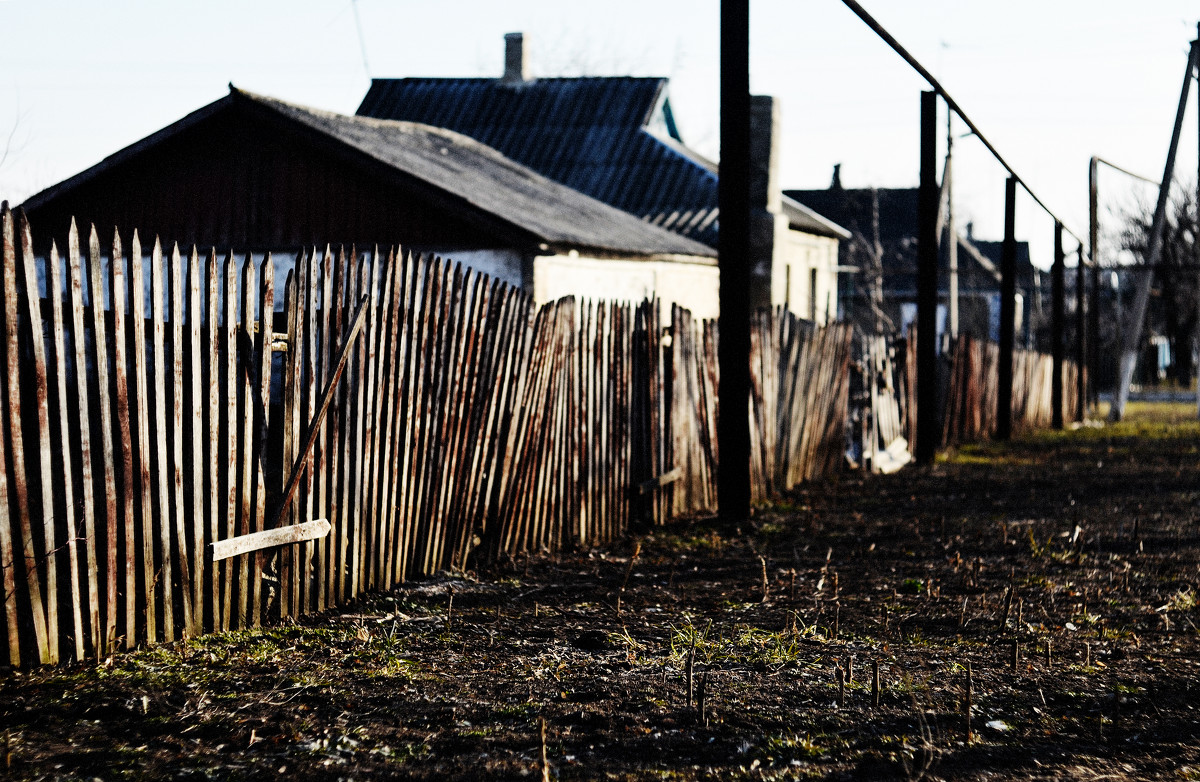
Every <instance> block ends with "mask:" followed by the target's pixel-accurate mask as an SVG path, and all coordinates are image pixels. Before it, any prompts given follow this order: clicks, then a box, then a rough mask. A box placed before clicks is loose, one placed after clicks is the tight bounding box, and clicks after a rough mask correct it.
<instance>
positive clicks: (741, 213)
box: [717, 0, 750, 520]
mask: <svg viewBox="0 0 1200 782" xmlns="http://www.w3.org/2000/svg"><path fill="white" fill-rule="evenodd" d="M717 187H718V191H717V200H718V207H719V209H720V214H721V232H720V234H719V236H718V245H717V251H718V259H719V261H718V262H719V268H720V279H721V281H720V293H719V298H720V305H721V316H720V334H721V339H720V341H719V346H718V363H719V365H720V371H721V380H720V386H719V388H718V396H719V400H718V401H719V403H720V405H719V411H718V417H717V447H718V452H719V453H720V461H719V462H718V468H717V508H718V511H719V512H720V515H721V517H722V518H724V519H728V520H744V519H745V518H746V517H747V516H749V514H750V416H749V400H750V264H749V262H748V259H749V258H750V3H749V0H721V172H720V178H719V180H718V184H717Z"/></svg>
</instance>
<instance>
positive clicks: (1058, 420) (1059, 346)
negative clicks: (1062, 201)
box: [1050, 220, 1066, 429]
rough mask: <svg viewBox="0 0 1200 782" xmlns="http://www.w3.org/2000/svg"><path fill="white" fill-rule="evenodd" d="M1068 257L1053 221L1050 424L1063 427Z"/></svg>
mask: <svg viewBox="0 0 1200 782" xmlns="http://www.w3.org/2000/svg"><path fill="white" fill-rule="evenodd" d="M1065 267H1066V258H1065V257H1064V255H1063V229H1062V223H1060V222H1058V221H1057V220H1055V221H1054V266H1053V267H1052V268H1051V270H1050V296H1051V298H1052V300H1053V303H1052V305H1051V316H1050V317H1051V320H1050V352H1051V354H1052V355H1053V357H1054V374H1053V375H1052V376H1051V378H1050V421H1051V423H1050V425H1051V426H1053V427H1054V428H1055V429H1062V428H1063V352H1064V351H1063V321H1065V320H1066V297H1065V296H1064V291H1063V283H1064V282H1066V268H1065Z"/></svg>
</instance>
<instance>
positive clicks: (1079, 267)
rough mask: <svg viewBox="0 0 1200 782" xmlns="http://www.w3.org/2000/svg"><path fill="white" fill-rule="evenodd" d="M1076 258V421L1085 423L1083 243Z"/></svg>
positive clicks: (1084, 279) (1085, 290)
mask: <svg viewBox="0 0 1200 782" xmlns="http://www.w3.org/2000/svg"><path fill="white" fill-rule="evenodd" d="M1075 258H1076V261H1075V421H1076V422H1077V423H1083V419H1084V417H1085V416H1084V414H1085V413H1086V412H1087V278H1086V276H1085V275H1084V268H1083V245H1082V244H1081V245H1079V249H1078V250H1076V251H1075Z"/></svg>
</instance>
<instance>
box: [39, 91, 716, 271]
mask: <svg viewBox="0 0 1200 782" xmlns="http://www.w3.org/2000/svg"><path fill="white" fill-rule="evenodd" d="M237 101H246V102H247V103H246V104H243V105H248V106H257V107H262V108H264V109H266V110H269V111H270V112H271V116H275V117H278V118H282V119H283V120H285V121H287V122H289V123H292V127H296V126H299V127H302V128H304V129H307V130H308V131H310V132H312V133H316V134H317V137H316V138H317V139H318V140H323V141H325V142H326V143H334V144H337V145H341V147H342V148H349V149H351V150H353V151H355V152H358V153H361V154H363V155H366V156H367V157H368V158H369V159H370V160H372V161H374V162H376V163H378V164H381V165H383V166H386V167H388V168H390V169H391V170H392V171H394V172H395V173H398V174H401V175H403V176H406V177H411V178H413V179H415V180H418V181H420V182H424V183H426V184H427V185H430V186H433V187H435V188H437V189H438V190H440V191H442V192H444V193H447V194H449V195H451V196H454V197H456V198H458V199H461V201H463V202H465V203H466V204H469V205H470V206H472V207H474V208H476V209H478V210H480V211H482V212H484V213H486V214H489V215H491V216H493V217H495V218H498V219H500V220H501V221H504V222H507V223H508V224H510V225H513V226H515V227H517V228H519V229H522V230H524V231H526V232H528V233H529V234H531V235H532V236H533V237H536V239H537V240H539V241H540V242H543V243H545V244H547V245H553V246H556V247H559V248H577V249H580V250H596V251H605V252H609V253H615V254H622V255H634V256H662V255H688V256H701V257H705V258H712V257H714V256H715V253H714V252H713V250H712V249H711V248H710V247H708V246H706V245H704V244H701V243H699V242H696V241H692V240H690V239H688V238H686V237H683V236H678V235H676V234H674V233H671V232H670V231H666V230H663V229H660V228H656V227H655V226H652V225H649V224H647V223H646V222H644V221H642V220H639V219H637V218H636V217H634V216H632V215H630V214H627V213H625V212H622V211H621V210H619V209H614V208H613V207H611V206H608V205H607V204H604V203H602V202H600V201H599V200H597V199H594V198H590V197H588V196H586V195H584V194H582V193H580V192H578V191H576V190H574V189H572V188H570V187H567V186H564V185H562V184H559V183H558V182H555V181H553V180H551V179H549V178H547V177H545V176H542V175H541V174H538V173H537V172H535V171H533V170H531V169H529V168H527V167H525V166H522V165H520V164H518V163H516V162H514V161H513V160H510V159H509V158H507V157H505V156H504V155H502V154H500V153H499V152H497V151H496V150H494V149H491V148H490V147H488V146H485V145H484V144H482V143H480V142H478V141H476V140H475V139H472V138H469V137H467V136H465V135H463V134H460V133H456V132H454V131H451V130H446V129H444V128H439V127H432V126H430V125H423V124H420V123H415V122H397V121H390V120H379V119H373V118H369V117H357V116H347V115H344V114H336V113H333V112H328V111H322V110H318V109H313V108H308V107H305V106H299V105H296V104H292V103H288V102H285V101H281V100H277V99H274V98H269V97H265V96H261V95H255V94H253V93H249V92H245V91H243V90H236V89H231V92H230V94H229V95H228V96H227V97H225V98H222V99H221V100H219V101H216V102H215V103H213V104H210V105H209V106H205V107H204V108H202V109H199V110H197V111H195V112H193V113H192V114H190V115H188V116H187V117H184V118H183V119H181V120H179V121H178V122H176V123H174V124H173V125H171V126H168V127H167V128H164V129H163V130H161V131H159V132H157V133H155V134H153V135H151V136H149V137H147V138H146V139H143V140H142V141H140V142H137V143H135V144H133V145H132V146H130V147H127V148H126V149H124V150H121V151H120V152H118V153H116V154H114V155H112V156H110V157H108V158H106V159H105V160H103V161H101V162H100V163H99V164H97V165H96V166H93V167H92V168H90V169H88V170H87V171H84V172H82V173H81V174H78V175H76V176H75V177H72V178H71V179H69V180H66V181H65V182H63V183H61V184H59V185H56V186H54V187H52V188H50V189H48V190H46V191H43V192H42V193H39V194H38V195H36V196H34V197H32V198H31V199H29V201H27V202H26V205H27V207H29V208H34V207H37V206H40V205H42V204H43V203H45V202H47V201H48V200H50V199H53V198H55V197H56V196H58V195H59V194H60V193H63V192H66V191H68V190H70V189H72V188H74V187H75V186H77V185H80V184H82V183H84V182H86V181H88V180H90V179H91V178H92V177H94V176H96V175H97V174H99V173H101V172H102V171H104V170H107V169H110V168H112V167H114V166H116V165H119V164H121V163H123V162H124V161H126V160H128V159H130V158H132V157H133V156H135V155H137V154H139V153H141V152H142V151H144V150H146V149H148V148H149V147H152V146H154V145H156V144H158V143H160V142H162V141H165V140H166V139H168V138H171V137H173V136H174V135H175V134H177V133H179V132H181V131H183V130H185V129H187V128H190V127H194V126H196V125H198V124H199V123H200V122H202V121H204V120H206V119H208V118H209V117H212V116H214V115H215V114H217V113H219V112H222V111H225V110H228V109H230V108H233V107H235V106H236V105H238V104H237Z"/></svg>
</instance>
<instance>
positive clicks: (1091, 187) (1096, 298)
mask: <svg viewBox="0 0 1200 782" xmlns="http://www.w3.org/2000/svg"><path fill="white" fill-rule="evenodd" d="M1099 173H1100V160H1099V158H1096V157H1093V158H1092V160H1091V163H1090V164H1089V165H1088V257H1090V258H1091V259H1092V306H1091V309H1089V310H1088V337H1087V339H1088V368H1089V377H1088V386H1089V387H1090V389H1091V390H1090V395H1091V396H1090V399H1091V404H1092V406H1093V407H1097V406H1098V405H1099V404H1100V393H1099V392H1100V389H1099V388H1097V387H1096V383H1097V381H1098V380H1099V378H1100V216H1099V214H1098V213H1097V212H1098V207H1099V202H1100V197H1099V194H1100V182H1099Z"/></svg>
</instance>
